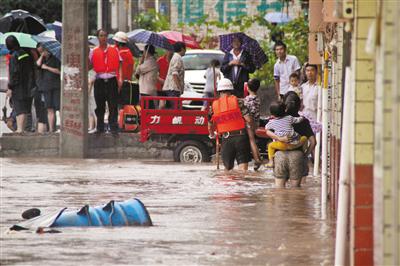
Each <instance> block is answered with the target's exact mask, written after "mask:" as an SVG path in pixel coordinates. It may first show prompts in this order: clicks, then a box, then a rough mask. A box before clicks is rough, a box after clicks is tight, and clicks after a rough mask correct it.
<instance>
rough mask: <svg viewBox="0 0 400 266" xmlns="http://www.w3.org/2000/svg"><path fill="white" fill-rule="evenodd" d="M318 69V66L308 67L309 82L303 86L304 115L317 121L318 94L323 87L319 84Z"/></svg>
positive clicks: (308, 65)
mask: <svg viewBox="0 0 400 266" xmlns="http://www.w3.org/2000/svg"><path fill="white" fill-rule="evenodd" d="M317 73H318V69H317V66H316V65H311V64H307V65H306V76H307V82H306V83H303V84H302V85H301V90H302V93H303V106H304V108H303V114H304V116H306V117H307V118H309V119H312V120H314V121H317V111H318V94H319V92H320V91H321V86H319V85H318V84H317Z"/></svg>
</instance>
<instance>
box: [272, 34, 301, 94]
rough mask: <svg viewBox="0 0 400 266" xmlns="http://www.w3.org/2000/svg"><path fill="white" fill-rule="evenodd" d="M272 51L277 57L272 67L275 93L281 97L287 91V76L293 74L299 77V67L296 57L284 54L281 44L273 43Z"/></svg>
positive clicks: (283, 46)
mask: <svg viewBox="0 0 400 266" xmlns="http://www.w3.org/2000/svg"><path fill="white" fill-rule="evenodd" d="M274 50H275V54H276V56H277V57H278V60H277V61H276V63H275V65H274V80H275V92H276V95H277V96H278V97H279V96H281V97H282V95H284V94H286V92H288V90H289V86H290V83H289V76H290V75H291V74H292V73H294V72H298V74H299V75H300V68H301V66H300V63H299V60H298V59H297V57H296V56H294V55H288V54H286V44H284V43H283V42H277V43H275V46H274Z"/></svg>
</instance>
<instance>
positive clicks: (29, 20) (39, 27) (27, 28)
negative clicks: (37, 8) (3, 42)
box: [0, 9, 46, 34]
mask: <svg viewBox="0 0 400 266" xmlns="http://www.w3.org/2000/svg"><path fill="white" fill-rule="evenodd" d="M45 30H46V26H45V24H44V22H43V20H42V19H41V18H40V17H38V16H36V15H33V14H31V13H29V12H27V11H25V10H21V9H18V10H12V11H11V12H9V13H7V14H5V15H4V16H3V17H2V18H0V32H10V31H12V32H24V33H29V34H39V33H41V32H43V31H45Z"/></svg>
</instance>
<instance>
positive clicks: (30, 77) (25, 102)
mask: <svg viewBox="0 0 400 266" xmlns="http://www.w3.org/2000/svg"><path fill="white" fill-rule="evenodd" d="M6 46H7V49H8V50H10V53H11V58H10V64H9V81H8V90H7V96H8V97H10V98H11V102H12V104H13V109H14V111H15V113H16V117H17V118H16V120H17V131H16V132H18V133H22V132H24V131H25V125H26V121H27V115H28V114H30V113H31V107H32V97H31V89H32V87H33V85H34V73H33V59H32V56H31V55H30V54H29V53H27V52H26V51H24V50H23V49H22V48H21V47H20V45H19V42H18V40H17V38H16V37H15V36H14V35H10V36H8V37H7V38H6Z"/></svg>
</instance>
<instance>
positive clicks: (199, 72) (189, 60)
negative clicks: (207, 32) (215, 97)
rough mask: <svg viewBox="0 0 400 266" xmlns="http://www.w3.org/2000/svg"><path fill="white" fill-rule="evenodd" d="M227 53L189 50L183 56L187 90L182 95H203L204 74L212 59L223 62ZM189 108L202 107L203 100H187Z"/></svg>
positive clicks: (199, 96) (198, 96) (186, 105)
mask: <svg viewBox="0 0 400 266" xmlns="http://www.w3.org/2000/svg"><path fill="white" fill-rule="evenodd" d="M224 56H225V54H224V53H223V52H222V51H220V50H200V49H199V50H197V49H193V50H187V51H186V54H185V56H184V57H183V64H184V66H185V91H184V93H183V94H182V95H181V97H193V98H201V97H203V91H204V87H205V85H206V79H205V78H204V75H205V73H206V69H207V68H208V67H209V66H210V62H211V60H214V59H217V60H219V62H220V63H221V64H222V60H223V59H224ZM184 105H185V107H187V108H201V106H202V102H201V101H199V102H195V103H193V102H191V101H185V102H184Z"/></svg>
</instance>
